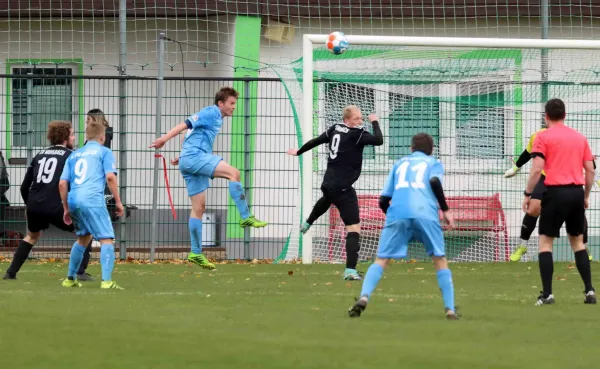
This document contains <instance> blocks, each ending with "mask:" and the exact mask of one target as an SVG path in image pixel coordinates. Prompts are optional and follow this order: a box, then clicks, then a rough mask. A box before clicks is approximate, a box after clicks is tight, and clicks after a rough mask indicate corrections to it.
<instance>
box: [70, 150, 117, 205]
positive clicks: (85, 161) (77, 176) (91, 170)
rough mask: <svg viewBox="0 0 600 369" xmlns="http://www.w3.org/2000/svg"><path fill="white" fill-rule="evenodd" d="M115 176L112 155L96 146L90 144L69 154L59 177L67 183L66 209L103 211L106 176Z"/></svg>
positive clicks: (115, 169) (115, 170)
mask: <svg viewBox="0 0 600 369" xmlns="http://www.w3.org/2000/svg"><path fill="white" fill-rule="evenodd" d="M116 172H117V168H116V167H115V157H114V155H113V153H112V151H110V149H108V148H106V147H104V146H102V145H101V144H100V143H99V142H96V141H89V142H88V143H87V144H86V145H85V146H84V147H82V148H80V149H78V150H77V151H75V152H74V153H72V154H71V155H70V156H69V158H68V159H67V162H66V163H65V167H64V169H63V172H62V175H61V176H60V179H63V180H66V181H68V182H69V187H70V189H69V197H68V202H69V208H72V209H73V208H80V207H87V208H95V207H106V202H105V200H104V187H105V185H106V174H107V173H116Z"/></svg>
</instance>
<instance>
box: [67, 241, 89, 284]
mask: <svg viewBox="0 0 600 369" xmlns="http://www.w3.org/2000/svg"><path fill="white" fill-rule="evenodd" d="M84 252H85V246H81V245H80V244H78V243H77V241H76V242H75V243H74V244H73V247H71V256H70V257H69V274H67V276H68V277H69V279H75V276H76V275H77V271H78V270H79V266H80V265H81V260H83V253H84Z"/></svg>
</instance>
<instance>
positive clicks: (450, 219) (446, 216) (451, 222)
mask: <svg viewBox="0 0 600 369" xmlns="http://www.w3.org/2000/svg"><path fill="white" fill-rule="evenodd" d="M444 219H445V220H446V222H448V229H454V227H455V226H456V225H455V224H454V217H453V216H452V213H451V212H450V211H445V212H444Z"/></svg>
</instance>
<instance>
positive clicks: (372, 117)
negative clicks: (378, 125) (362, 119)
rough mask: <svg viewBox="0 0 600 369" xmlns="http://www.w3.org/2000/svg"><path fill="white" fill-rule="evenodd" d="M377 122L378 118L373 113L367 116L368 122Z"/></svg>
mask: <svg viewBox="0 0 600 369" xmlns="http://www.w3.org/2000/svg"><path fill="white" fill-rule="evenodd" d="M374 121H379V117H378V116H377V114H375V113H371V114H369V122H374Z"/></svg>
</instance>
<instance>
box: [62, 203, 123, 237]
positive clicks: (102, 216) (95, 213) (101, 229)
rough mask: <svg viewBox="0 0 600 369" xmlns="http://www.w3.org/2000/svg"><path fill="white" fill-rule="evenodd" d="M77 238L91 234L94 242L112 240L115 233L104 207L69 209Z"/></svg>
mask: <svg viewBox="0 0 600 369" xmlns="http://www.w3.org/2000/svg"><path fill="white" fill-rule="evenodd" d="M69 207H71V206H69ZM69 211H70V212H71V219H72V220H73V225H74V226H75V234H76V235H77V236H87V235H89V234H91V235H92V236H93V237H94V239H96V240H103V239H114V238H115V231H114V229H113V226H112V223H111V222H110V216H109V215H108V210H107V209H106V206H105V207H97V208H87V207H77V208H74V209H73V208H71V209H69Z"/></svg>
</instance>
